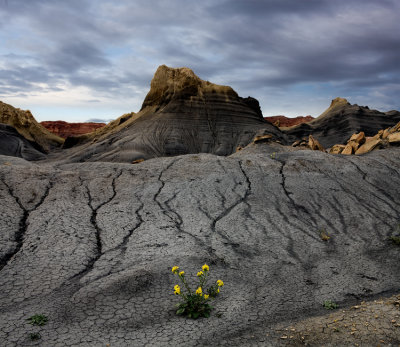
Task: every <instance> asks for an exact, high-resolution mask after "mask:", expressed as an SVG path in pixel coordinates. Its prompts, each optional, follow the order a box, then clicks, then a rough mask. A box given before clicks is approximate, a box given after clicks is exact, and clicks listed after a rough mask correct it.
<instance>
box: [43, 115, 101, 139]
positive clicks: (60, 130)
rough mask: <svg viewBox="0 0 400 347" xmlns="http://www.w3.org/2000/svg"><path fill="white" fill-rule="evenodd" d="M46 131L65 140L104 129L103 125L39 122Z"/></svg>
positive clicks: (59, 121)
mask: <svg viewBox="0 0 400 347" xmlns="http://www.w3.org/2000/svg"><path fill="white" fill-rule="evenodd" d="M40 124H41V125H43V126H44V127H45V128H46V129H47V130H49V131H51V132H52V133H53V134H55V135H57V136H59V137H62V138H63V139H66V138H67V137H69V136H77V135H83V134H87V133H91V132H92V131H95V130H96V129H99V128H102V127H104V126H105V125H106V124H105V123H93V122H92V123H90V122H88V123H68V122H64V121H61V120H58V121H46V122H40Z"/></svg>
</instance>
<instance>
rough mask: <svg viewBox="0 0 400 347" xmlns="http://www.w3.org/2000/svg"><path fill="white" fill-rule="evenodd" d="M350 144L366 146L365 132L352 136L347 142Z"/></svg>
mask: <svg viewBox="0 0 400 347" xmlns="http://www.w3.org/2000/svg"><path fill="white" fill-rule="evenodd" d="M349 142H356V143H358V144H359V145H362V144H364V143H365V134H364V132H363V131H361V132H359V133H358V134H357V133H356V134H353V135H351V137H350V140H349V141H347V143H349ZM353 148H354V147H353Z"/></svg>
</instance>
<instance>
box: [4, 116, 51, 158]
mask: <svg viewBox="0 0 400 347" xmlns="http://www.w3.org/2000/svg"><path fill="white" fill-rule="evenodd" d="M0 155H7V156H12V157H20V158H24V159H26V160H39V159H44V157H45V156H44V154H43V153H41V152H39V149H38V148H35V143H31V142H29V141H28V140H27V139H26V138H25V137H23V136H21V135H20V134H19V133H18V132H17V130H15V128H13V127H12V126H9V125H6V124H2V123H0Z"/></svg>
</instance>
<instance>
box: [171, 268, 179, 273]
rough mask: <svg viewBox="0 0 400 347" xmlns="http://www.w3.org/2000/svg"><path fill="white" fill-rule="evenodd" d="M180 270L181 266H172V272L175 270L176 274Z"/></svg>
mask: <svg viewBox="0 0 400 347" xmlns="http://www.w3.org/2000/svg"><path fill="white" fill-rule="evenodd" d="M178 270H179V266H174V267H173V268H172V272H173V273H174V274H176V273H177V272H178Z"/></svg>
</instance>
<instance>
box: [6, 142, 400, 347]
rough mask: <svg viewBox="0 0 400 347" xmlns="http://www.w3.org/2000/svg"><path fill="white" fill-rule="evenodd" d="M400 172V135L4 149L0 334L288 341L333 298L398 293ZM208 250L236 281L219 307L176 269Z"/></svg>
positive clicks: (107, 340) (194, 264)
mask: <svg viewBox="0 0 400 347" xmlns="http://www.w3.org/2000/svg"><path fill="white" fill-rule="evenodd" d="M399 187H400V149H399V148H394V149H389V150H384V151H376V152H373V153H371V154H370V155H367V156H362V157H344V156H340V157H339V156H333V155H329V154H325V153H320V152H312V151H293V152H286V151H284V150H281V149H279V148H277V149H276V153H275V154H274V155H270V154H269V152H268V151H267V147H264V146H262V145H259V146H254V148H250V149H248V150H244V151H241V152H239V153H237V154H235V155H232V156H230V157H218V156H214V155H211V154H198V155H185V156H179V157H173V158H158V159H152V160H148V161H145V162H143V163H140V164H137V165H130V164H117V163H81V164H60V163H57V162H55V163H53V164H50V163H46V164H42V165H40V163H39V164H34V163H29V162H26V161H24V160H22V159H18V158H11V157H5V156H1V157H0V197H1V201H2V203H1V206H0V341H4V345H7V346H24V345H26V346H30V345H40V346H69V345H70V346H105V345H106V344H110V345H111V346H127V345H137V346H141V345H146V344H147V345H150V346H157V345H160V346H164V345H171V346H172V345H173V346H199V345H211V344H214V345H223V344H227V345H233V344H234V345H257V344H259V345H269V344H276V341H277V339H276V336H272V335H271V336H266V334H265V329H266V328H271V327H275V328H276V329H279V327H278V325H279V324H281V325H282V327H283V326H290V325H291V322H294V323H295V322H299V320H300V321H302V319H304V318H307V317H311V318H307V319H313V318H312V317H313V316H319V315H321V314H323V313H326V311H324V309H323V308H322V303H323V302H324V301H325V300H333V301H335V302H338V303H339V304H340V306H341V307H345V306H346V305H355V304H356V303H357V302H360V301H361V300H368V299H369V298H372V299H373V298H375V297H377V296H379V295H386V296H387V295H391V294H395V293H398V292H400V271H399V270H398V264H399V260H400V249H399V247H396V246H395V245H393V244H391V243H390V242H389V241H388V238H389V236H391V235H393V233H394V232H395V230H396V228H397V225H398V224H399V223H400V208H399V206H400V188H399ZM321 230H324V232H325V233H327V234H328V235H329V240H327V241H324V240H322V239H321V234H320V232H321ZM205 262H207V263H208V264H209V265H210V267H211V271H212V272H211V273H212V275H214V276H216V277H215V279H217V277H218V278H221V279H223V280H224V282H225V287H224V291H223V293H222V295H221V296H220V297H218V298H217V299H216V300H215V302H214V303H213V305H214V306H215V311H214V312H213V314H212V316H211V318H210V319H199V320H197V321H192V320H186V319H184V318H181V317H178V316H176V315H175V314H174V304H175V303H177V302H178V299H177V297H175V296H173V294H172V293H173V286H174V284H176V282H175V278H174V277H173V275H172V274H171V271H170V268H171V267H172V266H173V265H179V266H181V267H182V268H184V269H185V271H186V273H187V274H189V273H190V274H191V275H192V274H193V275H194V274H195V273H196V272H197V270H198V268H199V267H200V266H201V265H202V264H204V263H205ZM191 277H192V276H191ZM38 313H42V314H45V315H46V316H47V317H48V318H49V321H48V323H47V325H45V326H44V327H42V328H40V334H41V336H42V338H41V339H40V340H39V342H35V341H30V339H29V333H30V332H32V331H34V330H35V329H34V327H32V326H30V325H28V324H27V323H26V321H25V319H26V318H28V317H30V316H32V315H34V314H38ZM216 313H219V314H218V315H216ZM218 316H220V318H219V317H218ZM277 324H278V325H277ZM285 324H286V325H285ZM296 324H300V323H296ZM298 327H299V329H300V325H299V326H298ZM251 334H253V336H256V338H255V339H252V338H250V336H251ZM399 334H400V333H399V332H398V330H397V339H399ZM278 338H279V336H278ZM395 338H396V336H394V337H393V340H394V341H395ZM366 341H368V340H366ZM311 342H312V341H311Z"/></svg>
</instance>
